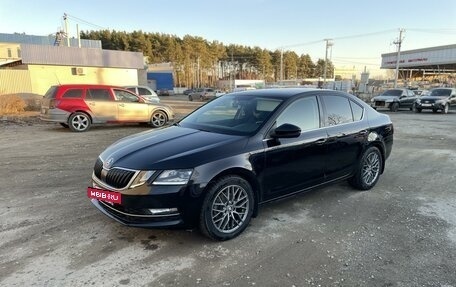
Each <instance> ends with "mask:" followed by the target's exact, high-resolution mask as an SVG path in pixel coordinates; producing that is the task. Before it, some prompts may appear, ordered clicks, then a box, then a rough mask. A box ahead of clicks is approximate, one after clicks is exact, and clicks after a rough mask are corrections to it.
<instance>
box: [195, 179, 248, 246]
mask: <svg viewBox="0 0 456 287" xmlns="http://www.w3.org/2000/svg"><path fill="white" fill-rule="evenodd" d="M253 207H254V196H253V191H252V188H251V186H250V184H249V183H248V182H247V181H246V180H245V179H243V178H241V177H239V176H236V175H228V176H224V177H222V178H220V179H218V180H216V181H215V182H213V183H212V184H211V185H210V186H209V189H208V190H207V194H206V197H205V199H204V202H203V205H202V208H201V214H200V230H201V232H202V233H203V234H204V235H206V236H207V237H209V238H211V239H214V240H221V241H223V240H229V239H232V238H234V237H236V236H238V235H239V234H241V233H242V231H244V230H245V229H246V228H247V226H248V225H249V223H250V219H251V218H252V213H253Z"/></svg>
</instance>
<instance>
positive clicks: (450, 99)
mask: <svg viewBox="0 0 456 287" xmlns="http://www.w3.org/2000/svg"><path fill="white" fill-rule="evenodd" d="M454 107H456V89H454V88H435V89H432V90H431V91H430V93H429V95H427V96H423V97H421V98H418V99H416V101H415V104H414V105H413V111H415V112H416V113H421V111H422V110H432V111H433V112H434V113H436V112H438V111H439V110H440V111H441V112H442V113H443V114H447V113H448V111H449V109H450V108H454Z"/></svg>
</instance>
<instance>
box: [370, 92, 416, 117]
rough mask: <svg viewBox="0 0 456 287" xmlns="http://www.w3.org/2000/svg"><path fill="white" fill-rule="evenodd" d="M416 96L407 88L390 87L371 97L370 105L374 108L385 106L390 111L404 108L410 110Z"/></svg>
mask: <svg viewBox="0 0 456 287" xmlns="http://www.w3.org/2000/svg"><path fill="white" fill-rule="evenodd" d="M416 98H417V95H415V93H414V92H413V91H411V90H409V89H390V90H386V91H384V92H383V93H381V94H380V95H378V96H376V97H374V98H372V100H371V106H372V107H373V108H374V109H378V108H386V109H389V110H390V111H392V112H397V111H398V110H399V109H404V108H406V109H409V110H412V107H413V103H414V102H415V100H416Z"/></svg>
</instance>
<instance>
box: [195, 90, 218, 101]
mask: <svg viewBox="0 0 456 287" xmlns="http://www.w3.org/2000/svg"><path fill="white" fill-rule="evenodd" d="M213 98H215V91H214V89H211V88H199V89H196V90H195V91H194V92H193V93H190V94H189V95H188V100H189V101H193V100H200V101H207V100H211V99H213Z"/></svg>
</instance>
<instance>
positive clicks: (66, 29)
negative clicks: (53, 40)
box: [63, 13, 70, 47]
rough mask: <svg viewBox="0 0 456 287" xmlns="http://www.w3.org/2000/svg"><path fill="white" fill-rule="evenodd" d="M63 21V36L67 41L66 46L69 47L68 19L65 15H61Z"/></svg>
mask: <svg viewBox="0 0 456 287" xmlns="http://www.w3.org/2000/svg"><path fill="white" fill-rule="evenodd" d="M63 21H65V36H66V39H67V46H68V47H70V33H69V32H68V17H67V14H66V13H63Z"/></svg>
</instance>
